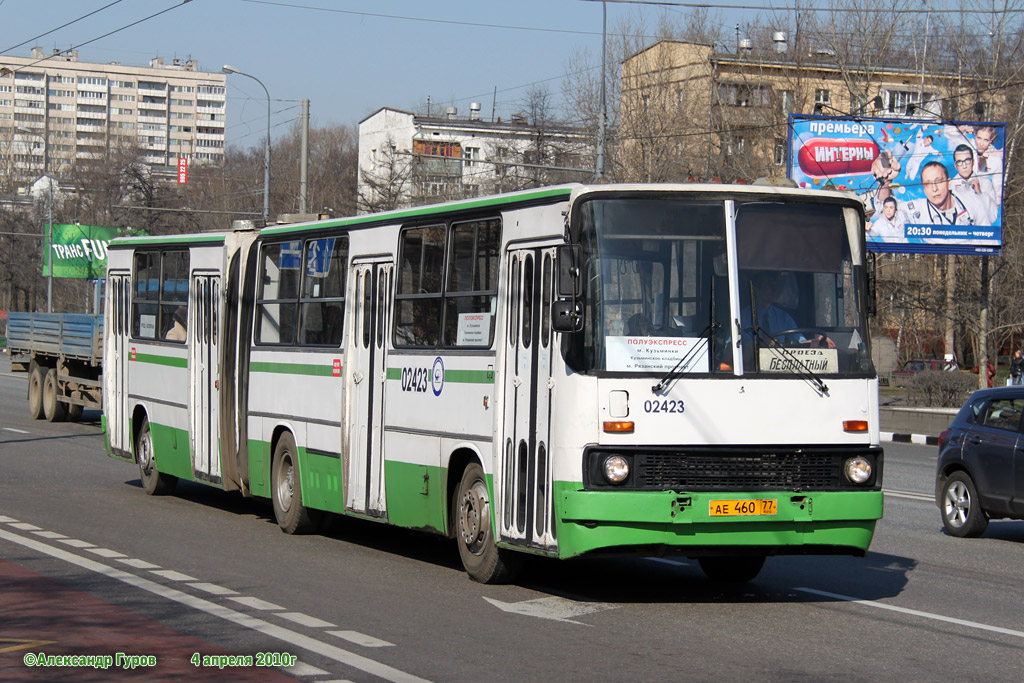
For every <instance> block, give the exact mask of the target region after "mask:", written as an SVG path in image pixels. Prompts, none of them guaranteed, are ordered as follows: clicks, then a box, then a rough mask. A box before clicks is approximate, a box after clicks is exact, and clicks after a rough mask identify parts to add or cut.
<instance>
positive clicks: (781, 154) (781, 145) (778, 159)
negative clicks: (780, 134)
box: [774, 138, 786, 166]
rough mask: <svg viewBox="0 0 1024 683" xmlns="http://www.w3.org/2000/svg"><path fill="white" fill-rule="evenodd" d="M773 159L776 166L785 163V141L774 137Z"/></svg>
mask: <svg viewBox="0 0 1024 683" xmlns="http://www.w3.org/2000/svg"><path fill="white" fill-rule="evenodd" d="M774 161H775V165H776V166H785V165H786V141H785V140H780V139H779V138H776V139H775V153H774Z"/></svg>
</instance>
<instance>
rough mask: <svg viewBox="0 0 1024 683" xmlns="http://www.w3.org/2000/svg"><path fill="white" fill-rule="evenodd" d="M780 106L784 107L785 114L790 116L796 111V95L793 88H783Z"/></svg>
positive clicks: (780, 94)
mask: <svg viewBox="0 0 1024 683" xmlns="http://www.w3.org/2000/svg"><path fill="white" fill-rule="evenodd" d="M779 107H780V108H781V109H782V114H783V115H784V116H789V115H790V114H792V113H793V112H794V111H796V97H795V96H794V94H793V91H792V90H782V91H780V92H779Z"/></svg>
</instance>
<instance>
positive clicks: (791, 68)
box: [618, 31, 1001, 181]
mask: <svg viewBox="0 0 1024 683" xmlns="http://www.w3.org/2000/svg"><path fill="white" fill-rule="evenodd" d="M772 38H773V43H772V45H770V46H762V47H761V48H760V49H755V46H754V44H753V42H752V41H750V40H741V41H738V44H737V46H736V48H735V49H734V50H728V51H726V50H724V49H722V48H723V47H724V46H722V45H721V44H716V45H714V46H712V45H706V44H700V43H692V42H686V41H676V40H662V41H659V42H657V43H654V44H653V45H651V46H649V47H647V48H646V49H644V50H642V51H640V52H638V53H636V54H634V55H632V56H630V57H629V58H628V59H626V60H625V61H624V62H623V64H622V97H621V105H620V106H621V108H620V113H619V131H618V139H619V143H620V152H621V156H620V163H621V165H622V173H623V174H624V175H625V176H627V178H626V179H629V180H648V181H673V180H686V179H687V178H688V177H693V178H695V179H711V178H713V177H719V178H721V179H722V180H724V181H733V180H738V179H743V180H751V179H754V178H757V177H761V176H775V177H784V176H785V174H786V166H785V163H786V148H787V140H788V129H787V121H788V115H789V114H791V113H797V114H822V115H825V116H848V115H854V116H864V117H875V116H877V117H898V118H907V117H910V118H922V119H928V118H930V119H943V120H988V119H989V118H990V117H991V116H993V111H994V110H998V106H999V105H1000V102H999V101H998V98H999V97H1001V95H1000V94H998V93H997V94H993V93H992V92H985V90H986V88H985V85H986V84H981V85H980V86H979V84H977V83H975V82H971V81H969V80H965V78H964V74H963V73H960V72H957V71H955V70H953V71H950V70H940V69H939V68H937V65H935V64H930V65H929V66H928V68H926V69H922V68H921V67H920V66H915V65H914V64H912V63H911V62H910V61H907V62H905V63H902V64H901V65H899V66H892V65H891V64H893V63H899V62H888V63H887V64H885V65H883V64H882V63H881V60H879V63H874V64H863V63H852V62H850V61H849V60H848V59H844V57H843V56H841V55H837V54H835V52H834V51H832V50H808V49H801V50H800V51H799V52H798V51H797V50H796V49H795V48H792V47H791V46H790V45H789V44H788V42H787V36H786V34H785V33H784V32H781V31H778V32H775V33H774V34H773V36H772Z"/></svg>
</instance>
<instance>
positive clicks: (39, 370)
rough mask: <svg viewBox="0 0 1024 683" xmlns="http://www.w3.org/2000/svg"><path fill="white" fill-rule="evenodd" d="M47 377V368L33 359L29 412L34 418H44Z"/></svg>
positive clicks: (29, 377)
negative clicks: (44, 381) (44, 395)
mask: <svg viewBox="0 0 1024 683" xmlns="http://www.w3.org/2000/svg"><path fill="white" fill-rule="evenodd" d="M45 378H46V368H44V367H42V366H41V365H36V363H35V361H32V367H31V369H30V370H29V375H28V412H29V414H30V415H31V416H32V419H33V420H42V419H43V380H44V379H45Z"/></svg>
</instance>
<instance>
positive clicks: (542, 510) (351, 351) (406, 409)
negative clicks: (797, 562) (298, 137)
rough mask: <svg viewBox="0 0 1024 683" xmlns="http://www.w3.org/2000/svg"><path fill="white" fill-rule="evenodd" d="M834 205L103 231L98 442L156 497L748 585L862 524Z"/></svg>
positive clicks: (615, 194) (847, 294)
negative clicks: (268, 509)
mask: <svg viewBox="0 0 1024 683" xmlns="http://www.w3.org/2000/svg"><path fill="white" fill-rule="evenodd" d="M864 232H865V228H864V215H863V210H862V208H861V206H860V204H859V203H858V202H857V201H856V200H854V199H851V198H850V197H848V196H846V195H843V194H840V193H832V192H822V191H805V190H797V189H790V188H777V187H768V186H765V187H759V186H724V185H700V184H681V185H596V186H584V185H567V186H558V187H550V188H542V189H536V190H530V191H523V192H517V193H511V194H505V195H499V196H493V197H485V198H479V199H470V200H462V201H455V202H449V203H445V204H439V205H434V206H424V207H419V208H414V209H407V210H397V211H391V212H387V213H380V214H373V215H363V216H357V217H353V218H345V219H331V220H325V221H318V222H311V223H304V224H295V225H281V226H271V227H266V228H263V229H260V230H256V229H238V230H234V231H230V232H224V233H217V234H212V233H204V234H197V235H177V236H172V237H162V238H155V237H137V238H124V239H118V240H115V241H114V242H112V243H111V244H110V249H109V271H108V293H107V298H106V315H105V325H106V329H105V345H106V348H105V349H104V358H105V363H106V366H107V367H106V368H105V369H104V373H103V382H104V393H105V395H104V397H103V399H104V405H105V415H104V420H105V426H104V428H105V434H106V446H107V451H108V454H109V455H111V456H113V457H116V458H121V459H123V460H127V461H129V462H134V463H137V464H138V468H139V471H140V474H141V480H142V485H143V487H144V489H145V490H146V492H147V493H150V494H158V493H166V492H169V491H171V490H172V489H173V488H174V486H175V484H176V482H177V481H178V480H179V479H185V480H188V481H194V482H202V483H204V484H208V485H210V486H215V487H220V488H222V489H224V490H226V491H231V490H238V491H240V492H241V493H242V494H243V495H244V496H260V497H264V498H269V499H270V500H271V502H272V506H273V511H274V515H275V517H276V520H277V522H278V523H279V525H280V527H281V529H282V530H284V531H285V532H287V533H302V532H308V531H311V530H315V529H316V528H317V525H318V523H319V522H320V520H321V519H322V517H323V516H324V515H325V513H333V514H338V515H351V516H355V517H360V518H363V519H367V520H374V521H378V522H383V523H389V524H393V525H397V526H400V527H406V528H410V529H417V530H424V531H429V532H435V533H437V534H442V535H444V536H448V537H451V538H453V539H455V540H456V544H457V546H458V549H459V553H460V556H461V559H462V562H463V564H464V566H465V568H466V570H467V572H468V573H469V575H470V576H471V577H472V578H473V579H475V580H478V581H482V582H500V581H509V580H512V579H513V578H514V576H515V573H516V570H517V568H518V567H519V566H520V565H521V563H522V559H523V557H524V554H525V553H532V554H535V555H543V556H548V557H553V558H575V557H586V556H597V555H608V554H632V555H639V556H663V555H671V554H675V555H682V556H687V557H692V558H695V559H697V560H698V562H699V564H700V566H701V568H702V569H703V571H704V572H705V573H706V574H707V575H708V576H709V577H711V578H712V579H714V580H723V581H747V580H750V579H752V578H754V577H755V576H756V575H757V573H758V572H759V571H760V569H761V568H762V566H763V564H764V562H765V558H766V557H768V556H772V555H780V554H852V555H863V554H864V553H865V552H866V551H867V548H868V546H869V544H870V542H871V538H872V535H873V533H874V528H875V524H876V522H877V520H878V519H879V518H881V515H882V491H881V484H882V450H881V448H880V447H879V427H878V379H877V375H876V373H875V370H874V367H873V365H872V362H871V351H870V347H869V340H868V334H867V308H868V306H867V301H868V291H869V283H868V277H869V274H868V269H867V267H866V263H865V260H866V252H865V246H864Z"/></svg>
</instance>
